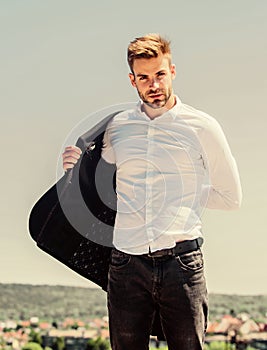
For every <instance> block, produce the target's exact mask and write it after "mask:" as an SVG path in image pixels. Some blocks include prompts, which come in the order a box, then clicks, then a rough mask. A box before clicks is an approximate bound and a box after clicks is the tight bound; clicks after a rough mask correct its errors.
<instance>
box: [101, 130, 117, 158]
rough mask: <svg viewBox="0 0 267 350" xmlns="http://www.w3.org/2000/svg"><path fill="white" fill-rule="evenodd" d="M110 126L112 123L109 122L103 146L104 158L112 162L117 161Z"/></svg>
mask: <svg viewBox="0 0 267 350" xmlns="http://www.w3.org/2000/svg"><path fill="white" fill-rule="evenodd" d="M110 128H111V123H109V124H108V126H107V128H106V131H105V134H104V137H103V147H102V154H101V155H102V158H103V159H104V160H105V161H106V162H107V163H110V164H115V163H116V158H115V153H114V149H113V147H112V144H111V141H110Z"/></svg>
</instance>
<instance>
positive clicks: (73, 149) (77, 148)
mask: <svg viewBox="0 0 267 350" xmlns="http://www.w3.org/2000/svg"><path fill="white" fill-rule="evenodd" d="M65 151H75V152H77V153H78V154H81V153H82V151H81V149H80V148H79V147H77V146H74V145H71V146H67V147H65Z"/></svg>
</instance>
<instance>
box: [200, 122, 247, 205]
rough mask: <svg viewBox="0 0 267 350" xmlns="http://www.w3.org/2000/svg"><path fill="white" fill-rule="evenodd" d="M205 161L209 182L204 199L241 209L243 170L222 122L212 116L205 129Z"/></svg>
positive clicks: (202, 141)
mask: <svg viewBox="0 0 267 350" xmlns="http://www.w3.org/2000/svg"><path fill="white" fill-rule="evenodd" d="M201 144H202V149H203V155H202V157H203V161H204V164H205V167H206V169H207V171H208V184H206V185H204V186H203V189H202V195H201V202H202V205H203V206H205V207H207V208H210V209H224V210H234V209H239V208H240V206H241V201H242V188H241V183H240V176H239V171H238V168H237V164H236V161H235V159H234V157H233V155H232V152H231V149H230V147H229V144H228V142H227V139H226V137H225V135H224V132H223V130H222V128H221V126H220V125H219V123H218V122H217V121H216V120H215V119H213V118H210V119H208V120H207V125H206V127H205V128H204V129H203V130H202V132H201Z"/></svg>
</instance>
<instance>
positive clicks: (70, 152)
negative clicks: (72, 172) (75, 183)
mask: <svg viewBox="0 0 267 350" xmlns="http://www.w3.org/2000/svg"><path fill="white" fill-rule="evenodd" d="M81 154H82V151H81V149H80V148H79V147H77V146H67V147H66V148H65V150H64V153H63V154H62V158H63V169H64V170H65V171H66V170H68V169H72V168H73V167H74V165H75V164H76V163H77V162H78V159H79V158H80V156H81Z"/></svg>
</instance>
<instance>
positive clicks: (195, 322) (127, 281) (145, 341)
mask: <svg viewBox="0 0 267 350" xmlns="http://www.w3.org/2000/svg"><path fill="white" fill-rule="evenodd" d="M156 307H158V308H159V311H160V319H161V323H162V328H163V332H164V335H165V337H166V340H167V344H168V348H169V350H200V349H202V347H203V342H204V335H205V330H206V326H207V313H208V307H207V289H206V282H205V277H204V271H203V256H202V252H201V250H200V249H198V250H196V251H193V252H190V253H185V254H182V255H181V256H177V257H175V256H166V257H160V258H150V257H146V256H142V255H138V256H135V255H129V254H125V253H123V252H120V251H118V250H116V249H114V250H113V252H112V261H111V264H110V270H109V282H108V309H109V323H110V324H109V327H110V339H111V346H112V349H113V350H137V349H138V350H148V349H149V337H150V331H151V326H152V322H153V318H154V315H155V309H156Z"/></svg>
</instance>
